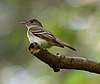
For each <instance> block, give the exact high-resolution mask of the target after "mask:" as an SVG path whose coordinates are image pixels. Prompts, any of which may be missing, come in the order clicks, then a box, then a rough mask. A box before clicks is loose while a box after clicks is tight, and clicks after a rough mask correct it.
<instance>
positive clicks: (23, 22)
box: [20, 21, 28, 24]
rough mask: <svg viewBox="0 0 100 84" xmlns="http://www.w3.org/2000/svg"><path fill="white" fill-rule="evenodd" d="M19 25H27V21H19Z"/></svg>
mask: <svg viewBox="0 0 100 84" xmlns="http://www.w3.org/2000/svg"><path fill="white" fill-rule="evenodd" d="M20 23H21V24H27V23H28V22H27V21H21V22H20Z"/></svg>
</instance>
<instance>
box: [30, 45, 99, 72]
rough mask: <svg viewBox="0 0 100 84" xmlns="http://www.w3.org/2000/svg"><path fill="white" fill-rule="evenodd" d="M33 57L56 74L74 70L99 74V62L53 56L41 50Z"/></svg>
mask: <svg viewBox="0 0 100 84" xmlns="http://www.w3.org/2000/svg"><path fill="white" fill-rule="evenodd" d="M30 47H31V46H30ZM32 48H33V47H32ZM33 55H34V56H36V57H37V58H38V59H40V60H41V61H43V62H45V63H46V64H48V65H49V66H50V67H51V68H52V69H53V70H54V72H58V71H60V69H74V70H83V71H88V72H91V73H97V74H100V62H96V61H93V60H89V59H85V58H81V57H70V56H59V55H54V54H52V53H50V52H48V51H47V50H43V49H40V51H39V52H38V53H35V54H33Z"/></svg>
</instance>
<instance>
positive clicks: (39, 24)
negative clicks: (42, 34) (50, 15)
mask: <svg viewBox="0 0 100 84" xmlns="http://www.w3.org/2000/svg"><path fill="white" fill-rule="evenodd" d="M20 23H21V24H24V25H25V26H26V27H30V26H34V25H37V26H41V27H43V26H42V24H41V23H40V22H39V21H38V20H37V19H31V20H29V21H22V22H20Z"/></svg>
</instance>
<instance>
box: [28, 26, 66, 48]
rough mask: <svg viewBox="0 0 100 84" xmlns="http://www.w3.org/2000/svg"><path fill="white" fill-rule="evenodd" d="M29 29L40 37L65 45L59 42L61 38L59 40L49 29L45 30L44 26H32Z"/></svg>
mask: <svg viewBox="0 0 100 84" xmlns="http://www.w3.org/2000/svg"><path fill="white" fill-rule="evenodd" d="M29 31H30V32H31V33H32V34H33V35H35V36H37V37H39V38H42V39H45V40H47V41H50V42H53V43H55V44H57V45H58V46H60V47H64V45H62V44H61V43H60V42H59V41H60V40H57V38H56V37H55V36H54V35H53V34H52V33H51V32H48V31H47V30H45V29H44V28H42V27H34V28H33V27H32V28H30V29H29Z"/></svg>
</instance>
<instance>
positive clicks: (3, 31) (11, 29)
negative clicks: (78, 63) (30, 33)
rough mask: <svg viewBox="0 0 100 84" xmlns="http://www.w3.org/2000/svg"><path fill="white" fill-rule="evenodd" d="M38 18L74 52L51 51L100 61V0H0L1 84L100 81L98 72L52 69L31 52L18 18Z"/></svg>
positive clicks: (90, 82) (56, 48)
mask: <svg viewBox="0 0 100 84" xmlns="http://www.w3.org/2000/svg"><path fill="white" fill-rule="evenodd" d="M32 18H36V19H38V20H39V21H40V22H41V23H42V24H43V26H44V28H45V29H47V30H48V31H50V32H52V33H53V34H54V35H55V36H57V37H58V38H59V39H61V40H63V41H64V42H67V43H68V44H70V45H72V46H74V47H75V48H76V49H77V52H73V51H72V50H70V49H68V48H65V49H61V48H58V47H53V48H51V49H49V51H50V52H52V53H54V54H56V53H57V52H59V53H60V54H62V55H68V56H78V57H85V58H87V59H92V60H96V61H100V0H0V84H100V76H99V75H97V74H93V73H89V72H85V71H77V70H61V71H60V72H58V73H54V72H53V70H52V69H51V68H50V67H49V66H48V65H46V64H45V63H43V62H41V61H40V60H39V59H37V58H36V57H34V56H33V55H31V54H30V53H29V51H28V49H27V47H28V45H29V41H28V39H27V37H26V28H25V26H23V25H22V24H20V21H23V20H29V19H32Z"/></svg>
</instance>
